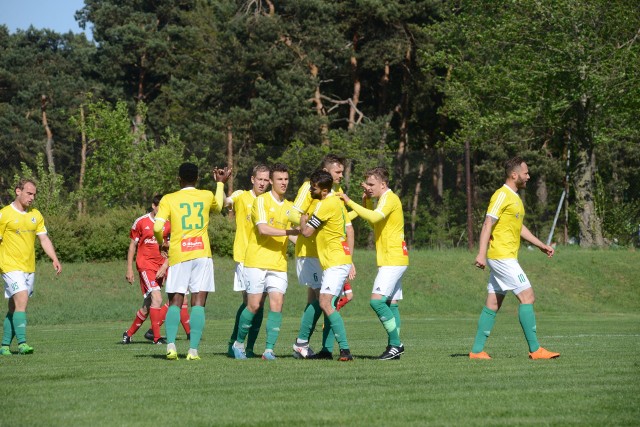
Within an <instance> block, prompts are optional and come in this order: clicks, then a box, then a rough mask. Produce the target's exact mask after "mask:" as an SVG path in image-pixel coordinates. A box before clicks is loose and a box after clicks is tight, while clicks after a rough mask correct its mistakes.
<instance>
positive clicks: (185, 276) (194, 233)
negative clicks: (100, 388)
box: [153, 163, 231, 360]
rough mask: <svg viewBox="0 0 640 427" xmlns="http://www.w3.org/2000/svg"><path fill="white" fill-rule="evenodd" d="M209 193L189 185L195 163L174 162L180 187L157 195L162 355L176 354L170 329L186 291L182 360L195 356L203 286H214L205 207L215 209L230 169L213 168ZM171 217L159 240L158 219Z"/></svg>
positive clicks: (174, 331)
mask: <svg viewBox="0 0 640 427" xmlns="http://www.w3.org/2000/svg"><path fill="white" fill-rule="evenodd" d="M213 175H214V176H215V179H216V181H217V188H216V193H215V196H214V194H213V193H212V192H211V191H208V190H198V189H196V188H195V185H196V182H197V181H198V167H197V166H196V165H195V164H193V163H183V164H182V165H180V168H179V171H178V177H179V180H180V190H179V191H176V192H174V193H171V194H167V195H165V196H164V197H163V198H162V200H160V206H159V207H158V214H157V215H156V222H155V223H154V226H153V233H154V235H155V237H156V240H157V241H158V244H159V245H160V251H161V252H162V251H168V253H169V269H168V271H167V283H166V292H167V295H168V296H169V309H168V310H167V317H166V325H165V328H166V331H167V359H169V360H177V359H178V352H177V350H176V344H175V342H176V335H177V333H178V323H179V322H180V308H181V307H182V303H183V301H184V296H185V294H186V293H187V292H190V293H191V319H190V320H191V322H190V323H191V335H190V339H189V352H188V354H187V360H199V359H200V356H199V355H198V346H199V345H200V339H201V338H202V330H203V328H204V323H205V313H204V307H205V304H206V302H207V296H208V295H209V292H214V291H215V283H214V274H213V260H212V259H211V245H210V244H209V235H208V231H207V230H208V227H209V212H210V211H212V212H214V213H220V211H221V210H222V203H223V197H224V194H223V192H224V183H225V182H226V181H227V180H228V179H229V176H230V175H231V170H230V169H228V168H224V169H215V170H214V172H213ZM167 221H170V222H171V229H172V230H171V234H172V238H171V241H170V242H167V241H166V240H163V236H162V228H163V226H164V223H165V222H167Z"/></svg>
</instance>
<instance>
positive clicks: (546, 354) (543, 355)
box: [529, 347, 560, 360]
mask: <svg viewBox="0 0 640 427" xmlns="http://www.w3.org/2000/svg"><path fill="white" fill-rule="evenodd" d="M556 357H560V353H554V352H552V351H549V350H547V349H544V348H542V347H540V348H539V349H537V350H536V351H534V352H533V353H529V359H534V360H536V359H555V358H556Z"/></svg>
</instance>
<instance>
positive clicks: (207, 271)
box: [167, 257, 215, 360]
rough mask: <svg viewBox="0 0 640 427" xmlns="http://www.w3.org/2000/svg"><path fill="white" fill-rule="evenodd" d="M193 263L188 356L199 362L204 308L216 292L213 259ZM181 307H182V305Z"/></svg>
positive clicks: (189, 288)
mask: <svg viewBox="0 0 640 427" xmlns="http://www.w3.org/2000/svg"><path fill="white" fill-rule="evenodd" d="M192 261H193V269H192V270H191V277H190V280H189V285H188V290H189V291H190V292H191V316H190V326H191V333H190V336H189V354H188V355H187V360H199V359H200V356H199V355H198V348H199V346H200V340H201V339H202V332H203V331H204V325H205V312H204V307H205V306H206V304H207V297H208V295H209V293H210V292H215V277H214V271H213V260H212V259H211V258H207V257H204V258H197V259H194V260H192ZM180 307H182V305H181V306H180ZM167 333H168V332H167Z"/></svg>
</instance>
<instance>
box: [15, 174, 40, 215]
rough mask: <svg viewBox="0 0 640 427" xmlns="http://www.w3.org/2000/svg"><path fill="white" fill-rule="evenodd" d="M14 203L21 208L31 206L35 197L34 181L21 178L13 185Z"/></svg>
mask: <svg viewBox="0 0 640 427" xmlns="http://www.w3.org/2000/svg"><path fill="white" fill-rule="evenodd" d="M15 191H16V203H18V204H19V205H21V207H22V208H23V209H26V208H27V207H29V206H31V204H32V203H33V201H34V200H35V198H36V183H35V181H33V180H32V179H29V178H21V179H20V180H18V182H17V183H16V186H15Z"/></svg>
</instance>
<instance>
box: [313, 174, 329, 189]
mask: <svg viewBox="0 0 640 427" xmlns="http://www.w3.org/2000/svg"><path fill="white" fill-rule="evenodd" d="M309 182H310V183H311V184H315V185H317V186H318V188H319V189H321V190H331V187H332V186H333V177H332V176H331V174H330V173H329V172H327V171H323V170H317V171H315V172H314V173H312V174H311V176H310V177H309Z"/></svg>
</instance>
